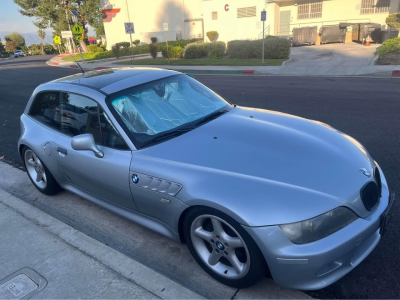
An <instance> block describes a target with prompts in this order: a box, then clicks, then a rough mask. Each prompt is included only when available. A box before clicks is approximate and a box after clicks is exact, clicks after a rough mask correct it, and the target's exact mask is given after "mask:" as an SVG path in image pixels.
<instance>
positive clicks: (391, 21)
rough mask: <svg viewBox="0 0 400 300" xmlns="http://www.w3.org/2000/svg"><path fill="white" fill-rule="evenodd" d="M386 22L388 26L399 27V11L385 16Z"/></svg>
mask: <svg viewBox="0 0 400 300" xmlns="http://www.w3.org/2000/svg"><path fill="white" fill-rule="evenodd" d="M386 24H387V25H388V26H390V27H393V28H396V29H400V13H394V14H390V15H389V16H388V17H387V18H386Z"/></svg>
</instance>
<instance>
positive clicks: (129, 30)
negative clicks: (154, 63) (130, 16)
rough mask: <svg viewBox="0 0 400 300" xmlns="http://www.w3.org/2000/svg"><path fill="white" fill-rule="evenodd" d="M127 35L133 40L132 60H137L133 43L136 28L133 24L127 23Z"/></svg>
mask: <svg viewBox="0 0 400 300" xmlns="http://www.w3.org/2000/svg"><path fill="white" fill-rule="evenodd" d="M124 25H125V33H129V37H130V39H131V53H132V56H131V60H134V59H135V54H134V52H133V42H132V33H135V26H134V25H133V23H131V22H129V23H125V24H124Z"/></svg>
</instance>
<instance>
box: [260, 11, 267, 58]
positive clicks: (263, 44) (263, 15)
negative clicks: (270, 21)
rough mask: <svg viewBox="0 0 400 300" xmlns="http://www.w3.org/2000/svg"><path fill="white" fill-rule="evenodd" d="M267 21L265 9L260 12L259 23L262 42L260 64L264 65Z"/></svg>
mask: <svg viewBox="0 0 400 300" xmlns="http://www.w3.org/2000/svg"><path fill="white" fill-rule="evenodd" d="M266 20H267V12H266V11H265V9H264V10H263V11H262V12H261V21H262V22H263V42H262V63H264V51H265V21H266Z"/></svg>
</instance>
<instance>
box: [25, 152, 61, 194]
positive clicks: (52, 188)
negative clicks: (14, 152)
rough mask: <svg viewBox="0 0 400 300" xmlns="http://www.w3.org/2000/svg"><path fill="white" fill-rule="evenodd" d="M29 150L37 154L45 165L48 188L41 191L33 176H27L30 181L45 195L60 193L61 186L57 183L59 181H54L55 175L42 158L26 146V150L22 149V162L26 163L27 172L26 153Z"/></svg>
mask: <svg viewBox="0 0 400 300" xmlns="http://www.w3.org/2000/svg"><path fill="white" fill-rule="evenodd" d="M27 150H30V151H32V152H33V153H35V154H36V155H37V156H38V157H39V159H40V161H41V163H42V165H43V168H44V171H45V173H46V179H47V184H46V188H44V189H41V188H40V187H38V186H37V185H36V184H35V182H34V181H33V179H32V178H31V176H30V175H29V174H27V175H28V177H29V179H30V181H31V182H32V184H33V185H34V186H35V188H36V189H38V190H39V191H40V192H41V193H43V194H45V195H54V194H56V193H58V192H59V191H60V190H61V188H60V186H59V184H58V183H57V181H56V180H55V179H54V177H53V175H52V174H51V173H50V171H49V169H47V167H46V165H45V164H44V162H43V160H42V159H41V158H40V156H39V155H38V154H37V153H36V152H35V151H33V150H32V149H31V148H29V147H26V146H24V148H23V149H22V162H23V163H24V167H25V170H27V168H26V164H25V152H26V151H27ZM26 172H27V173H28V171H26Z"/></svg>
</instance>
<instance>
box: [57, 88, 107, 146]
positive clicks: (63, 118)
mask: <svg viewBox="0 0 400 300" xmlns="http://www.w3.org/2000/svg"><path fill="white" fill-rule="evenodd" d="M59 111H60V114H59V121H60V124H61V132H62V133H64V134H67V135H70V136H75V135H79V134H83V133H91V134H92V135H93V137H94V140H95V142H96V143H98V144H101V143H102V138H101V131H100V126H99V122H98V113H99V108H98V106H97V103H96V102H95V101H93V100H91V99H89V98H86V97H84V96H80V95H77V94H72V93H61V99H60V107H59Z"/></svg>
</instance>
